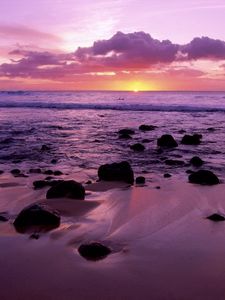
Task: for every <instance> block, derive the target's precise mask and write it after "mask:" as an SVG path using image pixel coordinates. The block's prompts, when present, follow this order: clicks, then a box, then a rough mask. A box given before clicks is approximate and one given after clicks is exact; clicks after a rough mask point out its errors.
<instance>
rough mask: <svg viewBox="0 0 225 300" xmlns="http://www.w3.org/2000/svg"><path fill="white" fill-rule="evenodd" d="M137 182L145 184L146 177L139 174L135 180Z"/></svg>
mask: <svg viewBox="0 0 225 300" xmlns="http://www.w3.org/2000/svg"><path fill="white" fill-rule="evenodd" d="M135 182H136V184H145V177H144V176H138V177H137V178H136V180H135Z"/></svg>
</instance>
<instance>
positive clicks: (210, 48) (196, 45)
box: [182, 37, 225, 60]
mask: <svg viewBox="0 0 225 300" xmlns="http://www.w3.org/2000/svg"><path fill="white" fill-rule="evenodd" d="M182 53H184V54H186V55H187V59H189V60H191V59H203V58H209V59H218V60H219V59H225V42H224V41H221V40H215V39H210V38H209V37H201V38H194V39H193V40H192V41H191V42H190V43H189V44H187V45H185V46H184V47H182Z"/></svg>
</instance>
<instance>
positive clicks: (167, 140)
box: [157, 134, 178, 148]
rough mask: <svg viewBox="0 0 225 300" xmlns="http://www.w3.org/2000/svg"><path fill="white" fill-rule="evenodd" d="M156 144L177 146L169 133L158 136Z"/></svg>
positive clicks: (166, 146)
mask: <svg viewBox="0 0 225 300" xmlns="http://www.w3.org/2000/svg"><path fill="white" fill-rule="evenodd" d="M157 145H158V146H159V147H165V148H173V147H177V146H178V144H177V142H176V141H175V139H174V138H173V136H172V135H170V134H164V135H162V136H161V137H160V138H158V139H157Z"/></svg>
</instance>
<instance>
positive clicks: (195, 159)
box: [190, 156, 204, 167]
mask: <svg viewBox="0 0 225 300" xmlns="http://www.w3.org/2000/svg"><path fill="white" fill-rule="evenodd" d="M190 163H191V164H192V165H193V166H194V167H201V166H202V165H203V164H204V161H203V160H202V159H201V158H200V157H198V156H193V157H192V159H191V160H190Z"/></svg>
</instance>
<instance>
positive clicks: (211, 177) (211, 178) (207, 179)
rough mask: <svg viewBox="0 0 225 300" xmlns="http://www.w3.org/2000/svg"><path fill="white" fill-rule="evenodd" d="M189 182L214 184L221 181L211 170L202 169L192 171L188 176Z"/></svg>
mask: <svg viewBox="0 0 225 300" xmlns="http://www.w3.org/2000/svg"><path fill="white" fill-rule="evenodd" d="M188 179H189V182H191V183H197V184H203V185H214V184H218V183H219V179H218V177H217V176H216V175H215V174H214V173H213V172H211V171H208V170H200V171H197V172H194V173H192V174H191V175H189V177H188Z"/></svg>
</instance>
